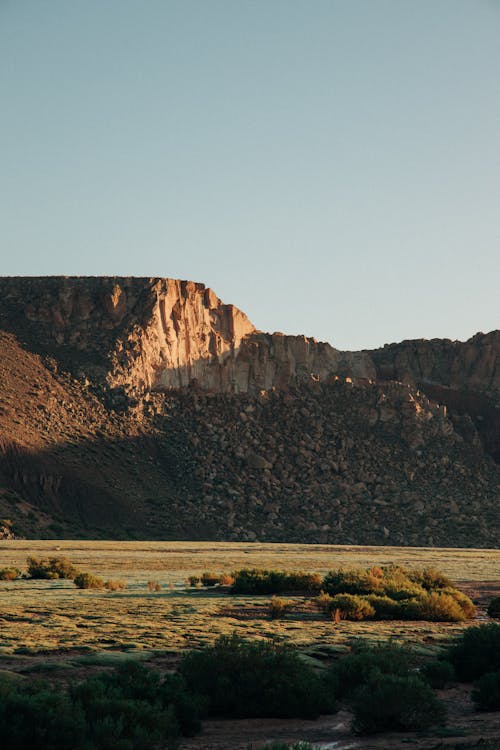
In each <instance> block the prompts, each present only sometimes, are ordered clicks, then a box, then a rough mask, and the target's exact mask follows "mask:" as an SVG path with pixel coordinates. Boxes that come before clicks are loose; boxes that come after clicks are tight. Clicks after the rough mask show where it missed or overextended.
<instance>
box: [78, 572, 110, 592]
mask: <svg viewBox="0 0 500 750" xmlns="http://www.w3.org/2000/svg"><path fill="white" fill-rule="evenodd" d="M73 582H74V584H75V586H76V587H77V588H79V589H102V588H104V581H103V580H102V578H99V577H98V576H95V575H93V574H92V573H78V574H77V575H76V576H75V578H74V581H73Z"/></svg>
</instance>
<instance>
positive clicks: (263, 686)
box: [179, 635, 333, 718]
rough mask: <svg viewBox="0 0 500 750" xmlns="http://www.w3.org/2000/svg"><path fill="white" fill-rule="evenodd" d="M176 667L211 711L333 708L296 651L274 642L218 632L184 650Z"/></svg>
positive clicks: (240, 714)
mask: <svg viewBox="0 0 500 750" xmlns="http://www.w3.org/2000/svg"><path fill="white" fill-rule="evenodd" d="M179 671H180V673H181V675H182V676H183V677H184V678H185V680H186V684H187V686H188V688H189V690H191V691H193V692H198V693H199V694H200V695H201V696H203V697H204V698H205V700H206V703H207V711H208V714H209V715H211V716H227V717H234V718H245V717H271V716H274V717H302V718H314V717H317V716H318V715H319V714H320V713H323V712H327V711H328V710H330V711H331V710H333V696H330V695H328V694H326V693H325V691H323V690H322V685H321V681H320V679H319V677H318V676H317V675H316V674H315V673H314V671H313V670H312V669H311V667H310V666H309V665H308V664H305V663H304V662H303V661H302V660H301V658H300V657H299V655H298V653H297V652H296V651H294V650H292V649H290V648H289V647H287V646H284V645H279V644H277V643H274V642H268V641H256V642H249V641H246V640H244V639H242V638H240V637H238V636H237V635H232V636H222V637H221V638H219V639H218V640H217V641H216V643H215V644H214V645H213V646H206V647H205V648H203V649H202V650H200V651H192V652H190V653H188V654H186V655H185V656H184V657H183V659H182V661H181V664H180V667H179Z"/></svg>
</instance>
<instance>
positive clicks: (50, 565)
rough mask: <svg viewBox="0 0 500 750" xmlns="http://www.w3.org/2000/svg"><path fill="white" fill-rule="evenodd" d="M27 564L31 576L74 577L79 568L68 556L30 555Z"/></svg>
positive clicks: (49, 577) (43, 577)
mask: <svg viewBox="0 0 500 750" xmlns="http://www.w3.org/2000/svg"><path fill="white" fill-rule="evenodd" d="M27 565H28V577H29V578H41V579H58V578H74V577H75V575H76V574H77V569H76V568H75V566H74V565H72V563H71V562H70V561H69V560H68V559H67V558H66V557H50V558H48V559H44V558H37V557H28V559H27Z"/></svg>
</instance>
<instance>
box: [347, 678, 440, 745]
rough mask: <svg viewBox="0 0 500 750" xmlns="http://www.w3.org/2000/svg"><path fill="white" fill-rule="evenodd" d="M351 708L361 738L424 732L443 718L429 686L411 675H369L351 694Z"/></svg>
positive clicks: (437, 701)
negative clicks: (385, 734) (377, 734)
mask: <svg viewBox="0 0 500 750" xmlns="http://www.w3.org/2000/svg"><path fill="white" fill-rule="evenodd" d="M352 708H353V713H354V722H353V726H354V729H355V730H356V731H357V732H359V733H361V734H374V733H376V732H386V731H391V730H395V731H417V730H421V729H427V728H428V727H430V726H434V725H437V724H441V723H443V721H444V719H445V716H446V712H445V708H444V706H443V704H442V703H441V702H440V701H439V700H438V699H437V698H436V696H435V694H434V693H433V691H432V689H431V688H430V687H429V685H426V684H425V683H423V682H422V681H421V680H419V679H418V677H414V676H411V675H405V676H399V675H394V674H381V673H378V674H377V673H374V674H372V676H371V677H370V678H369V679H368V680H367V681H366V683H365V684H363V685H361V686H360V687H359V688H358V689H357V691H356V692H355V694H354V697H353V703H352Z"/></svg>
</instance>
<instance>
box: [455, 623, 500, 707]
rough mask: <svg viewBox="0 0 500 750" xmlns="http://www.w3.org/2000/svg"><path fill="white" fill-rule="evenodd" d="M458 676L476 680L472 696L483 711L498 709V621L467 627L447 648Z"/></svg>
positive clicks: (499, 655) (499, 639) (499, 703)
mask: <svg viewBox="0 0 500 750" xmlns="http://www.w3.org/2000/svg"><path fill="white" fill-rule="evenodd" d="M448 658H449V660H450V661H451V663H452V664H453V666H454V668H455V672H456V674H457V676H458V678H459V679H461V680H464V681H466V682H467V681H469V680H476V685H475V688H474V691H473V693H472V697H473V699H474V701H475V703H476V705H477V707H478V708H480V709H482V710H483V711H498V710H500V624H497V623H490V624H486V625H479V626H477V627H473V628H467V630H465V631H464V632H463V633H462V634H461V636H460V638H459V639H458V641H457V642H456V643H455V644H454V645H453V646H452V648H451V649H450V651H449V654H448Z"/></svg>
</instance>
